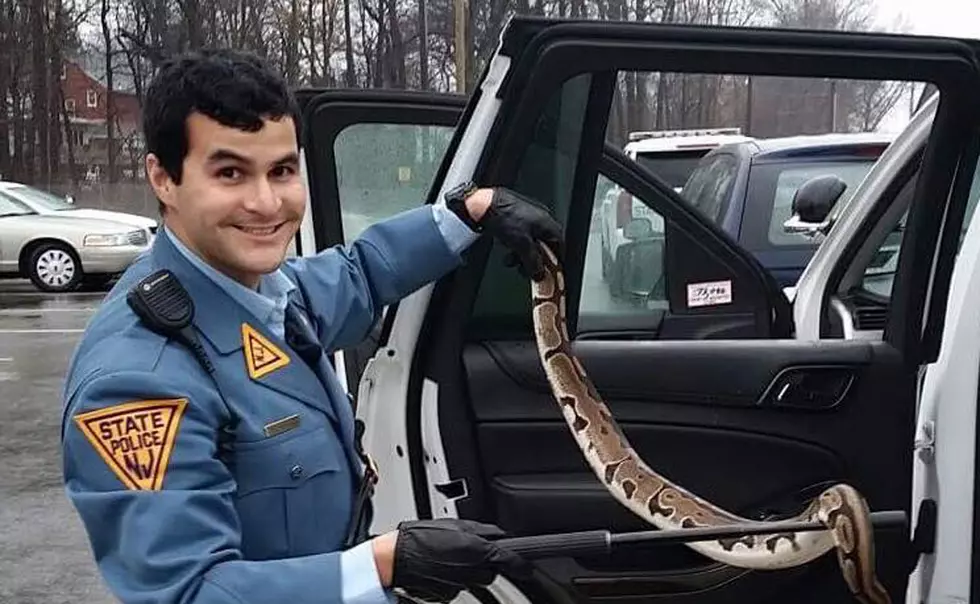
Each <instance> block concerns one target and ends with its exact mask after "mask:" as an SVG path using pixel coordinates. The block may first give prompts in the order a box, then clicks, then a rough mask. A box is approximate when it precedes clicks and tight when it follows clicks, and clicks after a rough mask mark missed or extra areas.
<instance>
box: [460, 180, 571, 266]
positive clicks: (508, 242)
mask: <svg viewBox="0 0 980 604" xmlns="http://www.w3.org/2000/svg"><path fill="white" fill-rule="evenodd" d="M479 224H480V226H481V227H482V229H483V230H484V231H485V232H487V233H489V234H490V235H492V236H493V237H495V238H497V239H498V240H500V243H502V244H504V245H505V246H506V247H507V248H508V249H510V252H511V253H510V254H509V255H508V258H507V260H506V262H507V265H508V266H516V267H517V268H518V270H519V271H520V272H521V274H522V275H524V277H525V278H528V279H534V280H535V281H540V280H541V279H542V278H544V263H543V260H542V258H541V253H542V252H541V250H540V249H539V248H538V242H543V243H545V244H547V245H548V247H550V248H551V251H552V252H554V253H555V255H556V256H558V259H559V260H561V255H562V251H563V248H564V238H563V235H562V230H561V225H560V224H559V223H558V221H556V220H555V219H554V218H552V216H551V214H549V213H548V211H547V210H546V209H545V208H543V207H542V206H540V205H539V204H538V203H536V202H534V201H532V200H531V199H529V198H527V197H525V196H524V195H521V194H520V193H517V192H516V191H511V190H510V189H506V188H501V187H498V188H495V189H494V190H493V200H492V201H491V202H490V207H488V208H487V211H486V213H485V214H484V215H483V217H482V218H481V219H480V222H479Z"/></svg>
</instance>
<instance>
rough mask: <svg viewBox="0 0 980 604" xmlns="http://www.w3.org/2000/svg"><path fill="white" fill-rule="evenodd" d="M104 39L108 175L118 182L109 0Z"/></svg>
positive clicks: (105, 7) (104, 12) (105, 4)
mask: <svg viewBox="0 0 980 604" xmlns="http://www.w3.org/2000/svg"><path fill="white" fill-rule="evenodd" d="M101 21H102V41H103V43H104V44H105V87H106V93H105V97H106V98H105V136H106V139H105V142H106V172H107V173H108V174H107V175H106V176H107V178H108V179H109V182H110V183H114V182H116V140H115V139H116V136H115V131H114V126H115V121H116V103H115V98H114V97H113V90H114V88H113V85H112V84H113V83H112V71H113V70H112V30H111V29H110V28H109V0H102V14H101Z"/></svg>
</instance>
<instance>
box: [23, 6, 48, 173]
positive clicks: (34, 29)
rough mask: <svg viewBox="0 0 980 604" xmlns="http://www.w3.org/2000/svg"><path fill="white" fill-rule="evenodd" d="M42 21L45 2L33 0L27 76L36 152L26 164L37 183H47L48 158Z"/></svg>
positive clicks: (46, 83)
mask: <svg viewBox="0 0 980 604" xmlns="http://www.w3.org/2000/svg"><path fill="white" fill-rule="evenodd" d="M44 20H45V2H44V0H34V1H33V2H31V38H32V40H31V43H32V44H33V49H32V50H33V52H32V53H31V54H32V59H33V60H32V63H31V79H32V81H33V84H34V90H33V95H32V99H31V109H32V111H31V113H32V119H31V122H32V127H31V136H30V142H31V143H32V146H35V149H36V154H35V155H34V158H33V161H32V162H31V164H30V165H29V166H28V167H29V170H30V174H31V177H32V178H33V177H35V174H36V177H37V178H39V179H40V182H41V183H44V184H48V183H49V182H50V175H51V173H50V161H51V158H50V149H49V147H48V142H49V141H50V138H51V137H50V134H49V132H48V125H49V123H50V119H49V117H48V114H49V113H50V110H49V107H48V105H49V104H48V99H49V98H50V95H49V94H48V69H47V67H48V60H47V36H46V35H45V34H46V31H45V30H46V29H47V28H46V27H45V26H44ZM35 167H36V169H37V170H38V172H37V173H35Z"/></svg>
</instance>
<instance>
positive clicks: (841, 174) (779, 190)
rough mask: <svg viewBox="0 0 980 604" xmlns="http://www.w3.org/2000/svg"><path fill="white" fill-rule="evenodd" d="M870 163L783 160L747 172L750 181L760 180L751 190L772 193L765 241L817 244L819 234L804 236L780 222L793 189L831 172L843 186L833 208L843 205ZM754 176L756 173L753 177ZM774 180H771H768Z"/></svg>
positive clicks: (789, 211)
mask: <svg viewBox="0 0 980 604" xmlns="http://www.w3.org/2000/svg"><path fill="white" fill-rule="evenodd" d="M873 165H874V161H873V159H869V160H863V161H851V162H822V163H819V164H800V163H792V162H790V163H785V164H777V165H772V166H765V168H763V167H761V166H760V167H759V168H758V169H753V170H752V171H751V173H750V176H749V178H750V180H752V179H755V178H757V177H758V178H761V179H764V180H766V182H764V183H754V184H753V185H752V190H753V191H759V192H760V193H761V192H763V191H765V192H767V196H768V192H770V191H771V192H772V195H771V199H772V203H771V207H772V214H771V215H770V218H769V242H770V243H772V244H774V245H801V244H803V245H808V244H818V243H820V241H822V240H823V237H822V236H818V237H816V238H813V237H808V236H806V235H804V234H802V233H793V232H787V231H786V230H785V227H784V226H783V225H784V223H785V222H786V221H787V220H789V219H790V217H791V216H792V215H793V196H794V195H796V191H797V190H799V188H800V187H801V186H802V185H803V183H805V182H807V181H808V180H810V179H812V178H816V177H818V176H826V175H834V176H837V177H838V178H840V179H841V180H842V181H844V183H845V184H846V185H847V188H846V189H844V192H843V193H842V194H841V196H840V198H839V199H838V200H837V203H836V204H835V207H843V206H844V205H846V204H847V202H848V200H849V199H850V198H851V196H852V195H854V190H855V189H856V188H857V186H858V185H859V184H861V181H862V180H863V179H864V177H865V176H866V175H867V174H868V172H869V171H870V170H871V167H872V166H873ZM757 175H758V176H757ZM772 181H775V182H772Z"/></svg>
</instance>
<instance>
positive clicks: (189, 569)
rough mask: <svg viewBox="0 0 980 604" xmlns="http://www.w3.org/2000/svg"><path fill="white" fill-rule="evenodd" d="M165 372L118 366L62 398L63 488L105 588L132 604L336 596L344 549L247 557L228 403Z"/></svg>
mask: <svg viewBox="0 0 980 604" xmlns="http://www.w3.org/2000/svg"><path fill="white" fill-rule="evenodd" d="M187 370H188V371H190V370H191V368H187ZM169 375H170V376H171V379H167V378H168V375H166V374H163V373H160V372H157V373H151V372H149V371H135V370H127V371H114V372H113V373H111V374H108V375H105V374H104V375H101V376H98V377H95V378H92V379H89V380H87V381H86V382H84V383H83V384H82V385H81V386H80V387H78V388H75V389H74V393H73V394H72V393H70V394H69V398H68V401H67V404H66V410H65V411H66V414H65V421H64V425H63V443H62V446H63V464H64V465H63V472H64V477H65V488H66V491H67V495H68V498H69V500H70V501H71V502H72V504H73V505H74V506H75V508H76V509H77V511H78V513H79V515H80V517H81V519H82V522H83V524H84V525H85V528H86V531H87V533H88V535H89V541H90V544H91V547H92V550H93V554H94V557H95V560H96V561H97V563H98V566H99V569H100V571H101V573H102V576H103V577H104V579H105V581H106V583H107V585H108V587H109V588H110V590H111V591H112V592H113V593H114V594H115V595H116V597H117V598H119V600H121V601H123V602H126V603H127V604H151V603H152V604H245V603H250V602H288V603H289V604H343V600H342V589H341V587H342V586H341V575H340V568H341V554H340V552H328V553H322V554H315V555H309V556H300V557H294V558H286V559H271V560H245V559H244V557H243V555H242V552H241V524H240V520H239V517H238V515H237V512H236V507H235V504H234V496H235V491H236V483H235V480H234V478H233V476H232V475H231V473H230V472H229V470H228V469H227V467H226V465H225V464H224V463H223V461H221V459H220V453H219V444H218V443H219V438H220V437H219V433H220V431H221V426H222V425H223V423H224V422H225V421H226V420H227V419H228V418H227V417H225V416H223V410H224V407H223V405H222V404H221V402H220V399H218V397H217V395H216V393H215V392H213V391H212V390H210V389H208V388H206V387H204V386H203V384H201V383H200V382H197V381H195V380H193V379H191V380H187V379H185V380H179V381H177V380H173V379H172V375H173V373H172V372H171V373H170V374H169Z"/></svg>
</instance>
